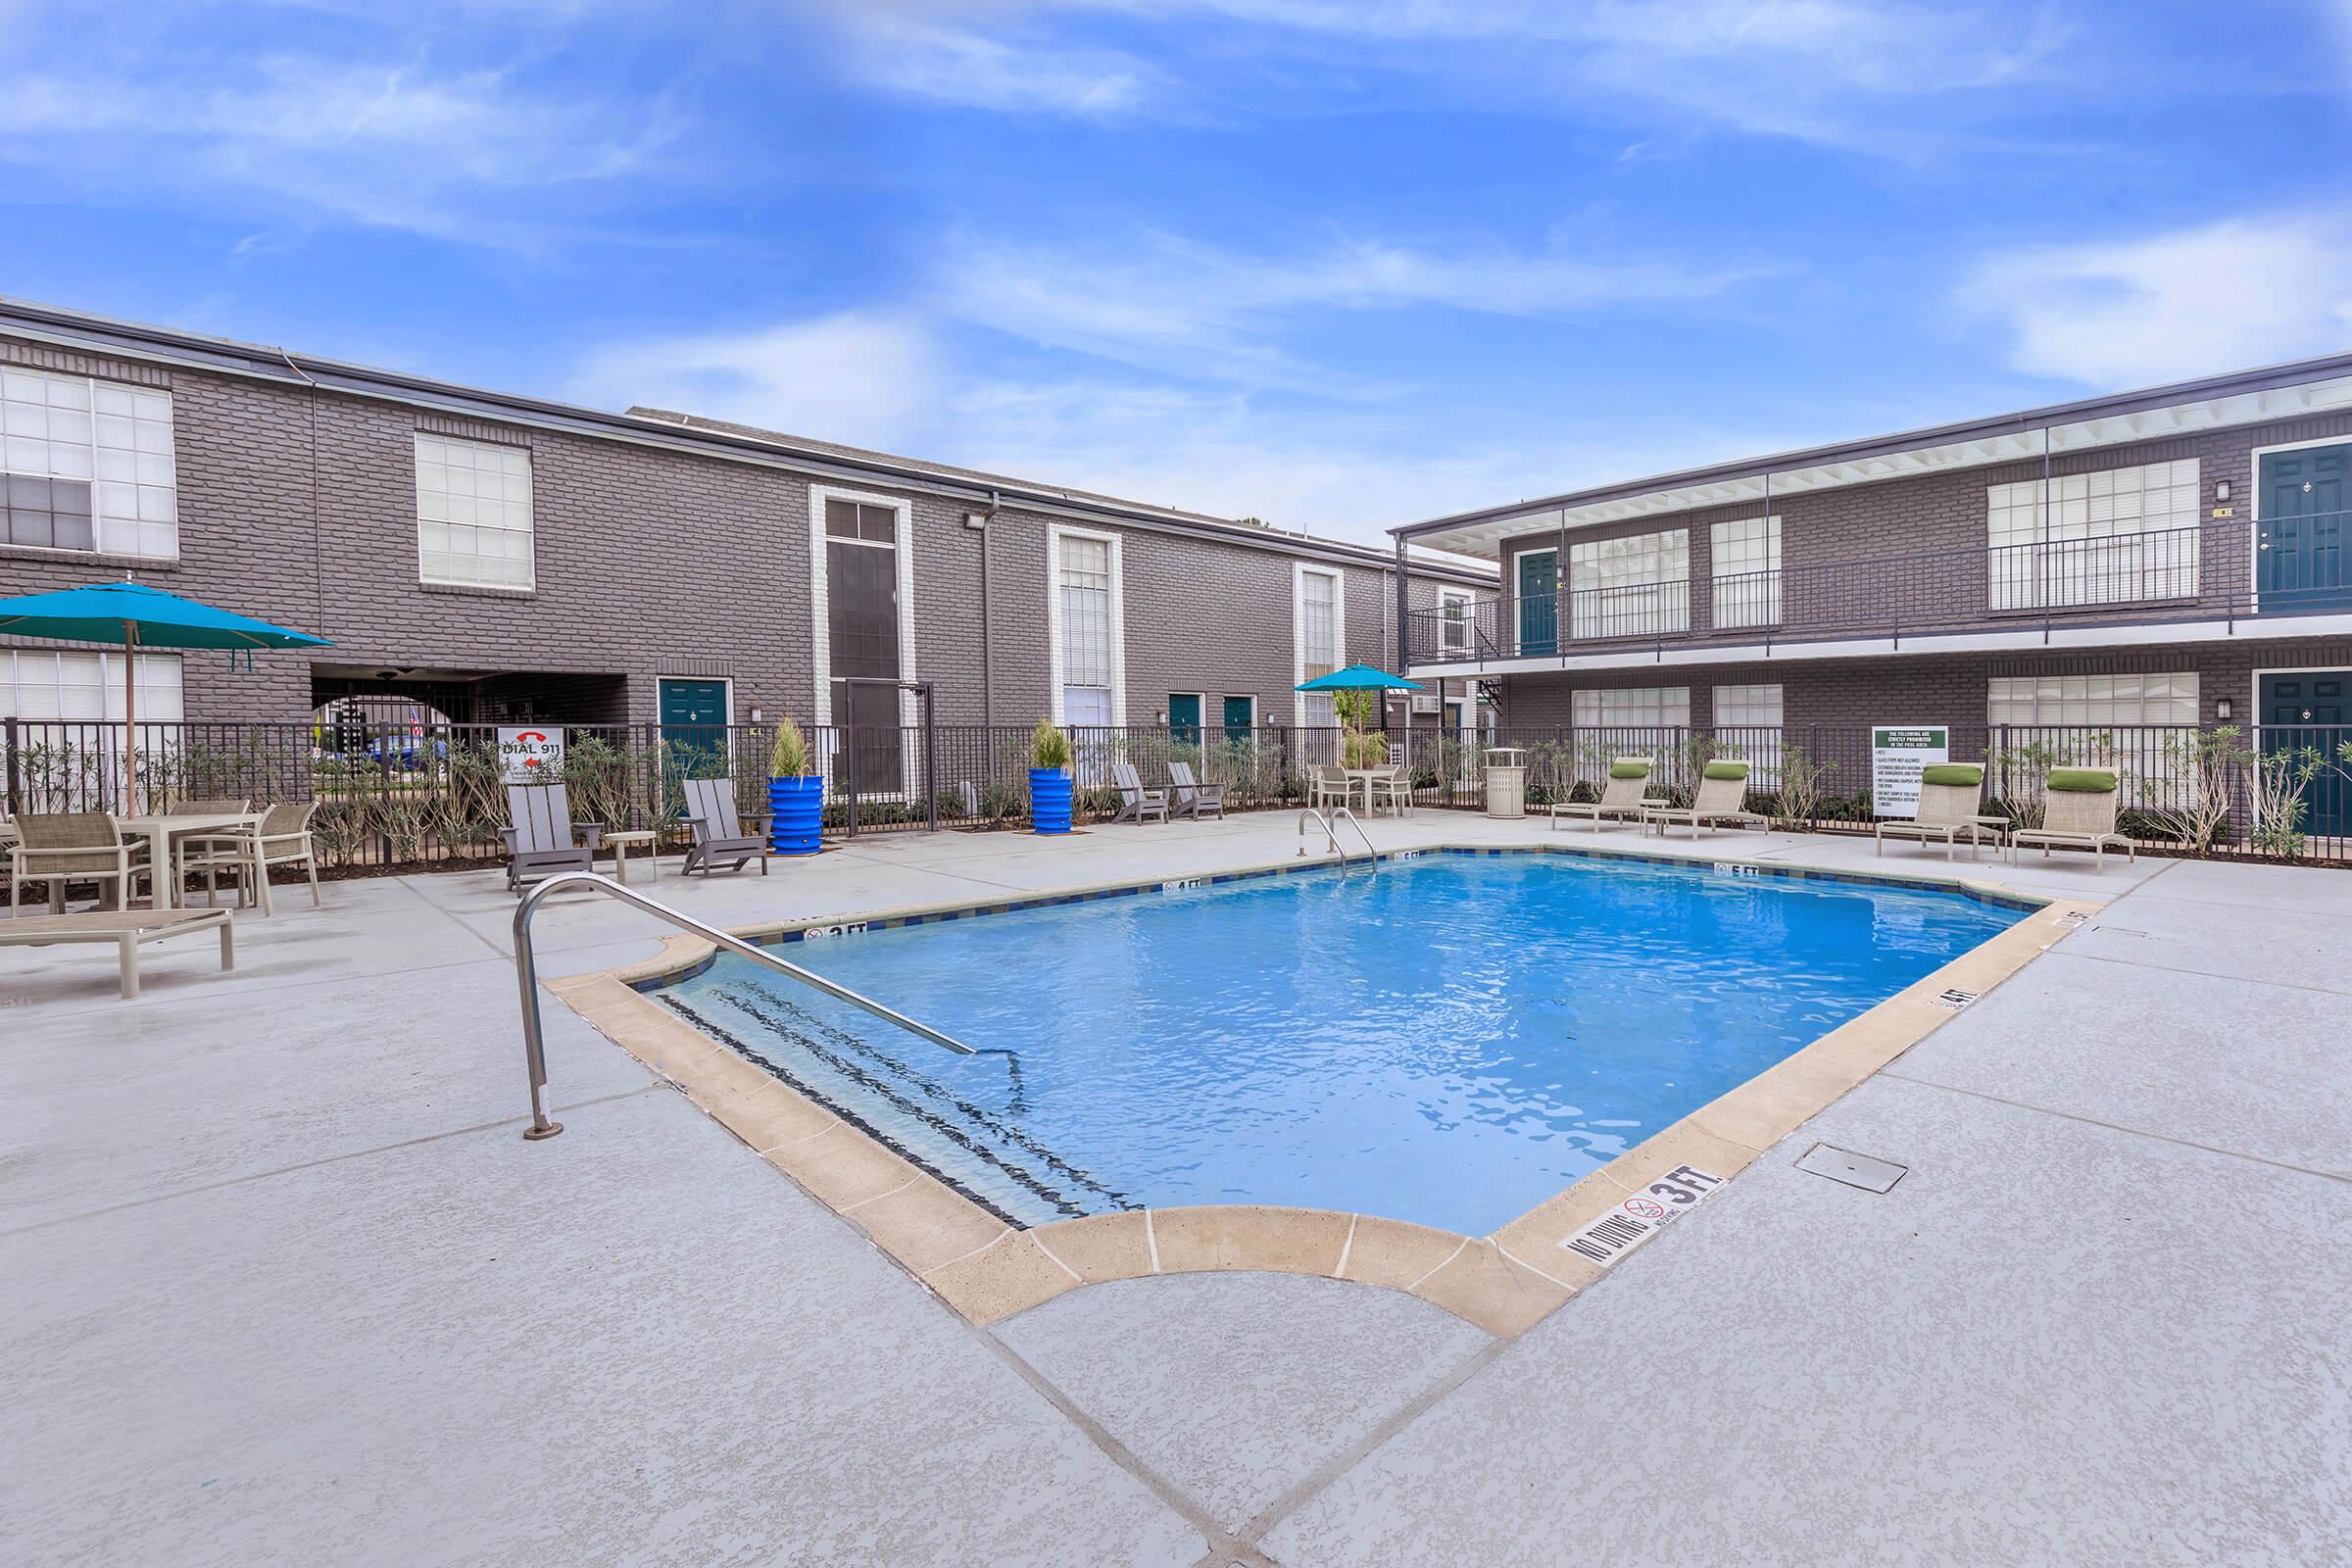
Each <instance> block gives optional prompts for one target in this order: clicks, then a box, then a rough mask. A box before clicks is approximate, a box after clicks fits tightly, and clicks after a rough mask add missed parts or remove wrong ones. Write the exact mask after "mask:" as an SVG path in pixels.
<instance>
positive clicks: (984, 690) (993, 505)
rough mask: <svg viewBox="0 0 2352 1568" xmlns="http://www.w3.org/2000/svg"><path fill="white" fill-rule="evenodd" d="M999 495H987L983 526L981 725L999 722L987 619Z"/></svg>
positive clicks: (981, 574)
mask: <svg viewBox="0 0 2352 1568" xmlns="http://www.w3.org/2000/svg"><path fill="white" fill-rule="evenodd" d="M996 520H997V492H996V491H994V490H991V491H990V492H989V493H988V516H987V520H986V521H984V522H982V523H981V525H980V722H981V723H983V724H994V723H996V721H997V688H996V678H995V668H994V666H995V661H994V660H993V658H992V657H991V654H992V651H993V650H992V648H991V638H990V636H989V618H988V536H989V535H990V534H992V533H994V532H996V527H995V523H996Z"/></svg>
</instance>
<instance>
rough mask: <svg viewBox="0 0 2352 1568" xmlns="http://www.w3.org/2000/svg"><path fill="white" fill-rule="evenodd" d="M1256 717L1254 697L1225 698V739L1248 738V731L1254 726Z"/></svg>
mask: <svg viewBox="0 0 2352 1568" xmlns="http://www.w3.org/2000/svg"><path fill="white" fill-rule="evenodd" d="M1256 718H1257V699H1256V698H1254V697H1228V698H1226V699H1225V738H1226V739H1227V740H1229V741H1246V740H1248V739H1249V738H1250V730H1251V729H1252V728H1254V727H1255V722H1254V721H1255V720H1256Z"/></svg>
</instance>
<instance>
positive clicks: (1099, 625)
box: [1059, 534, 1112, 725]
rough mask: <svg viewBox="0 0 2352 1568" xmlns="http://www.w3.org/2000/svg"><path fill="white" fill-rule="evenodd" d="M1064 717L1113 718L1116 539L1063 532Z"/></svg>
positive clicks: (1083, 720)
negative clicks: (1113, 541) (1112, 565)
mask: <svg viewBox="0 0 2352 1568" xmlns="http://www.w3.org/2000/svg"><path fill="white" fill-rule="evenodd" d="M1059 570H1060V583H1059V588H1060V593H1061V700H1062V721H1063V722H1064V723H1066V724H1078V725H1091V724H1108V723H1110V722H1111V712H1112V703H1111V686H1112V658H1111V624H1110V543H1109V541H1107V540H1103V539H1088V538H1083V537H1079V536H1076V535H1071V534H1063V535H1062V536H1061V560H1060V564H1059Z"/></svg>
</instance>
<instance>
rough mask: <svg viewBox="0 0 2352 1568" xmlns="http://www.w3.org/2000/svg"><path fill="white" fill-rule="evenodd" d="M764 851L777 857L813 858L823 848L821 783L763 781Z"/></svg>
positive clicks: (810, 779)
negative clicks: (802, 856) (765, 820)
mask: <svg viewBox="0 0 2352 1568" xmlns="http://www.w3.org/2000/svg"><path fill="white" fill-rule="evenodd" d="M767 809H768V810H769V812H770V813H771V815H770V816H769V818H768V823H767V847H768V848H769V849H771V850H773V851H774V852H775V853H776V854H778V855H814V854H815V853H816V852H817V851H818V850H819V849H821V848H822V847H823V843H824V841H823V837H822V830H823V826H824V811H825V781H824V779H823V778H821V777H819V776H817V775H814V774H811V775H809V777H807V778H771V779H769V780H768V781H767Z"/></svg>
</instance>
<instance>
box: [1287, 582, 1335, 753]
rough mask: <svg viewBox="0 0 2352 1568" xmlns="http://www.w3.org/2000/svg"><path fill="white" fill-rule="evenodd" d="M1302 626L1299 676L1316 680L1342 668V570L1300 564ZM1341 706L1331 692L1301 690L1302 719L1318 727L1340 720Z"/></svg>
mask: <svg viewBox="0 0 2352 1568" xmlns="http://www.w3.org/2000/svg"><path fill="white" fill-rule="evenodd" d="M1293 609H1294V613H1296V614H1297V615H1298V617H1299V618H1298V626H1299V679H1300V680H1302V681H1308V680H1313V679H1315V678H1316V677H1318V676H1321V675H1328V674H1330V673H1331V672H1332V671H1333V670H1335V669H1338V668H1339V667H1340V664H1341V662H1342V660H1341V650H1340V615H1341V610H1340V574H1339V573H1338V572H1336V571H1318V570H1316V569H1314V568H1313V567H1311V566H1301V567H1299V578H1298V603H1297V604H1296V605H1295V606H1294V607H1293ZM1339 721H1340V718H1339V711H1338V710H1337V709H1336V708H1335V707H1334V706H1333V704H1332V698H1331V693H1329V692H1300V693H1299V723H1300V724H1303V725H1308V726H1311V727H1316V728H1330V727H1332V726H1335V725H1337V724H1338V723H1339Z"/></svg>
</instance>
